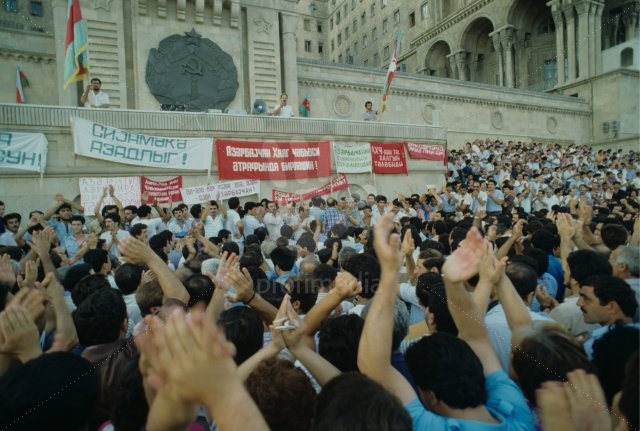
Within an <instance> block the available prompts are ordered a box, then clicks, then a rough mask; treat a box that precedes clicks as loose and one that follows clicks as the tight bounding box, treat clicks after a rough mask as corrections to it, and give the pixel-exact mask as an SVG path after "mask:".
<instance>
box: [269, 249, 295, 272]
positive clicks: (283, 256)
mask: <svg viewBox="0 0 640 431" xmlns="http://www.w3.org/2000/svg"><path fill="white" fill-rule="evenodd" d="M296 259H297V254H296V252H295V251H293V250H291V249H290V248H289V247H276V248H275V249H274V250H273V251H272V252H271V261H272V262H273V266H274V268H275V270H276V272H277V273H278V272H279V273H283V272H289V271H291V270H292V269H293V265H294V264H295V263H296Z"/></svg>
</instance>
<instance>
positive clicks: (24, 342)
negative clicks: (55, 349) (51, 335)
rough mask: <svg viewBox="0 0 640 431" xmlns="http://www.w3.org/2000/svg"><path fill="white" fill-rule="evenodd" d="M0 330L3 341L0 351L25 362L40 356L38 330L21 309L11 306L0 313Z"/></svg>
mask: <svg viewBox="0 0 640 431" xmlns="http://www.w3.org/2000/svg"><path fill="white" fill-rule="evenodd" d="M0 330H1V331H2V335H3V338H4V341H3V342H2V343H0V351H2V352H3V353H10V354H12V355H15V356H17V357H18V359H20V361H22V362H23V363H24V362H27V361H28V360H30V359H34V358H37V357H38V356H40V355H41V354H42V350H41V349H40V344H39V341H40V335H39V334H38V328H37V326H36V324H35V322H34V321H33V319H32V318H31V317H30V316H29V313H28V312H27V311H26V310H25V309H24V308H22V307H18V306H16V305H11V306H9V307H7V309H5V310H4V311H3V312H2V313H0Z"/></svg>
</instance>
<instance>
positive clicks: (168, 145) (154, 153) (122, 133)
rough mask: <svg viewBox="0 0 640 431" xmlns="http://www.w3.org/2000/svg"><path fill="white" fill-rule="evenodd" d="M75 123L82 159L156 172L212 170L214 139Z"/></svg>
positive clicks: (77, 150) (75, 144)
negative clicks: (168, 135) (159, 169)
mask: <svg viewBox="0 0 640 431" xmlns="http://www.w3.org/2000/svg"><path fill="white" fill-rule="evenodd" d="M71 122H72V126H73V147H74V151H75V153H76V154H77V155H79V156H85V157H92V158H95V159H101V160H108V161H110V162H114V163H125V164H128V165H137V166H151V167H155V168H167V169H184V170H191V171H207V170H210V169H211V156H212V154H211V153H212V146H213V140H212V139H209V138H204V139H203V138H162V137H158V136H150V135H143V134H141V133H133V132H128V131H126V130H120V129H116V128H113V127H109V126H105V125H103V124H98V123H94V122H92V121H89V120H85V119H82V118H78V117H73V118H71Z"/></svg>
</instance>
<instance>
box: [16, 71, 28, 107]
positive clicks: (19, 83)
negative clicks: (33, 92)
mask: <svg viewBox="0 0 640 431" xmlns="http://www.w3.org/2000/svg"><path fill="white" fill-rule="evenodd" d="M28 86H29V80H28V79H27V77H26V75H25V74H24V72H22V71H21V70H20V68H19V67H16V103H24V90H23V88H25V87H28Z"/></svg>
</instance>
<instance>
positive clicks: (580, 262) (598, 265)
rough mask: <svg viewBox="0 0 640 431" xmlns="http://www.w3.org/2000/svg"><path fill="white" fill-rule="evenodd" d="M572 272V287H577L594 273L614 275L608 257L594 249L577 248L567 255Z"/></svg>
mask: <svg viewBox="0 0 640 431" xmlns="http://www.w3.org/2000/svg"><path fill="white" fill-rule="evenodd" d="M567 264H568V265H569V271H570V272H571V282H572V286H571V287H572V288H575V289H577V288H578V287H580V286H581V285H583V284H584V283H585V280H586V279H588V278H589V277H591V276H594V275H612V273H613V270H612V268H611V264H610V263H609V261H608V260H607V258H606V257H604V256H603V255H601V254H600V253H596V252H595V251H593V250H576V251H573V252H571V253H569V256H567Z"/></svg>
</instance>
